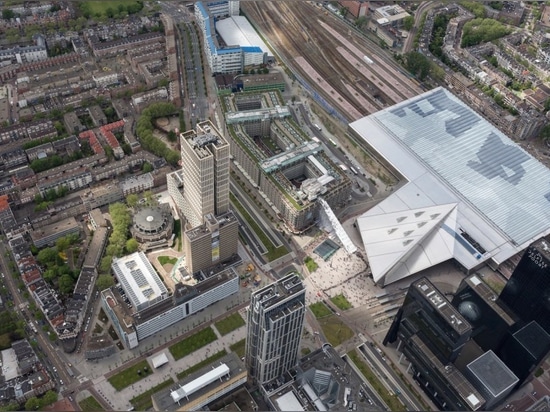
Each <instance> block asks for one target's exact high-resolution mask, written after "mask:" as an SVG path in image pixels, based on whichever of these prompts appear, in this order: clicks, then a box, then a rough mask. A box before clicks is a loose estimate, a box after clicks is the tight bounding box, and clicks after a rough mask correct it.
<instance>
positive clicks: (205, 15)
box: [195, 1, 274, 74]
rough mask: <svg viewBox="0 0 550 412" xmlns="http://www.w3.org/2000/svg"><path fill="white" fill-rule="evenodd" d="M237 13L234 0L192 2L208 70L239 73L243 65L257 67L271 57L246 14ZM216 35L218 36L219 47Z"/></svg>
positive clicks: (271, 58)
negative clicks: (219, 40) (220, 40)
mask: <svg viewBox="0 0 550 412" xmlns="http://www.w3.org/2000/svg"><path fill="white" fill-rule="evenodd" d="M238 14H239V2H238V1H218V2H197V3H196V4H195V17H196V20H197V23H198V25H199V27H200V28H201V30H202V32H203V36H204V48H205V52H206V56H207V59H208V65H209V67H210V70H211V71H212V73H216V74H229V73H235V74H236V73H241V72H242V71H243V69H244V68H246V67H257V66H259V65H262V64H265V63H269V62H270V61H273V59H274V58H273V54H272V53H271V52H270V50H269V48H268V47H267V46H266V44H265V43H264V42H263V40H262V39H261V37H260V36H259V35H258V33H256V31H255V30H254V28H253V27H252V25H251V24H250V23H249V22H248V20H247V19H246V17H244V16H239V15H238ZM217 36H219V37H220V38H221V39H222V42H223V46H222V45H221V44H220V42H218V37H217Z"/></svg>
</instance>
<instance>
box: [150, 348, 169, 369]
mask: <svg viewBox="0 0 550 412" xmlns="http://www.w3.org/2000/svg"><path fill="white" fill-rule="evenodd" d="M151 362H152V363H153V368H155V369H156V368H159V367H161V366H162V365H164V364H166V363H168V358H167V357H166V354H165V353H164V352H162V353H161V354H160V355H157V356H155V357H154V358H153V359H151Z"/></svg>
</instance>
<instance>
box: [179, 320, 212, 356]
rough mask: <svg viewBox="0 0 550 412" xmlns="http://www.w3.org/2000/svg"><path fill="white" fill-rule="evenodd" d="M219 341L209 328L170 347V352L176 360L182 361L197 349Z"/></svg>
mask: <svg viewBox="0 0 550 412" xmlns="http://www.w3.org/2000/svg"><path fill="white" fill-rule="evenodd" d="M216 339H217V337H216V334H215V333H214V331H213V330H212V328H211V327H207V328H205V329H203V330H201V331H199V332H197V333H195V334H194V335H192V336H189V337H188V338H186V339H183V340H181V341H179V342H178V343H175V344H173V345H172V346H170V348H169V350H170V353H171V354H172V356H173V357H174V359H175V360H178V359H181V358H183V357H185V356H187V355H189V354H191V353H193V352H195V351H196V350H197V349H200V348H202V347H203V346H206V345H208V344H209V343H212V342H214V341H215V340H216Z"/></svg>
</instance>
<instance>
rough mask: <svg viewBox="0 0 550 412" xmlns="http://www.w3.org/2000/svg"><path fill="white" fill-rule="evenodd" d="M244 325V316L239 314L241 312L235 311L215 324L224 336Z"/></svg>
mask: <svg viewBox="0 0 550 412" xmlns="http://www.w3.org/2000/svg"><path fill="white" fill-rule="evenodd" d="M244 325H245V321H244V319H243V318H242V316H241V315H239V312H235V313H233V314H231V315H229V316H228V317H226V318H224V319H222V320H220V321H219V322H216V323H215V324H214V326H216V329H217V330H218V332H220V335H222V336H224V335H227V334H228V333H230V332H233V331H234V330H235V329H239V328H240V327H241V326H244Z"/></svg>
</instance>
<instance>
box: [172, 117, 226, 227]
mask: <svg viewBox="0 0 550 412" xmlns="http://www.w3.org/2000/svg"><path fill="white" fill-rule="evenodd" d="M180 144H181V162H182V170H183V175H182V178H183V187H184V192H183V197H184V199H185V200H186V203H187V204H186V208H187V210H184V214H185V217H186V218H187V221H188V222H189V224H190V225H191V227H197V226H199V225H200V224H202V223H203V222H204V217H205V216H206V215H208V214H214V215H221V214H223V213H225V212H227V211H228V210H229V143H228V142H227V140H225V139H224V138H223V136H222V135H221V133H220V132H218V130H217V129H216V128H215V127H214V125H213V124H212V122H210V121H209V120H208V121H205V122H202V123H198V124H197V127H196V130H188V131H187V132H185V133H182V134H181V135H180Z"/></svg>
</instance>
